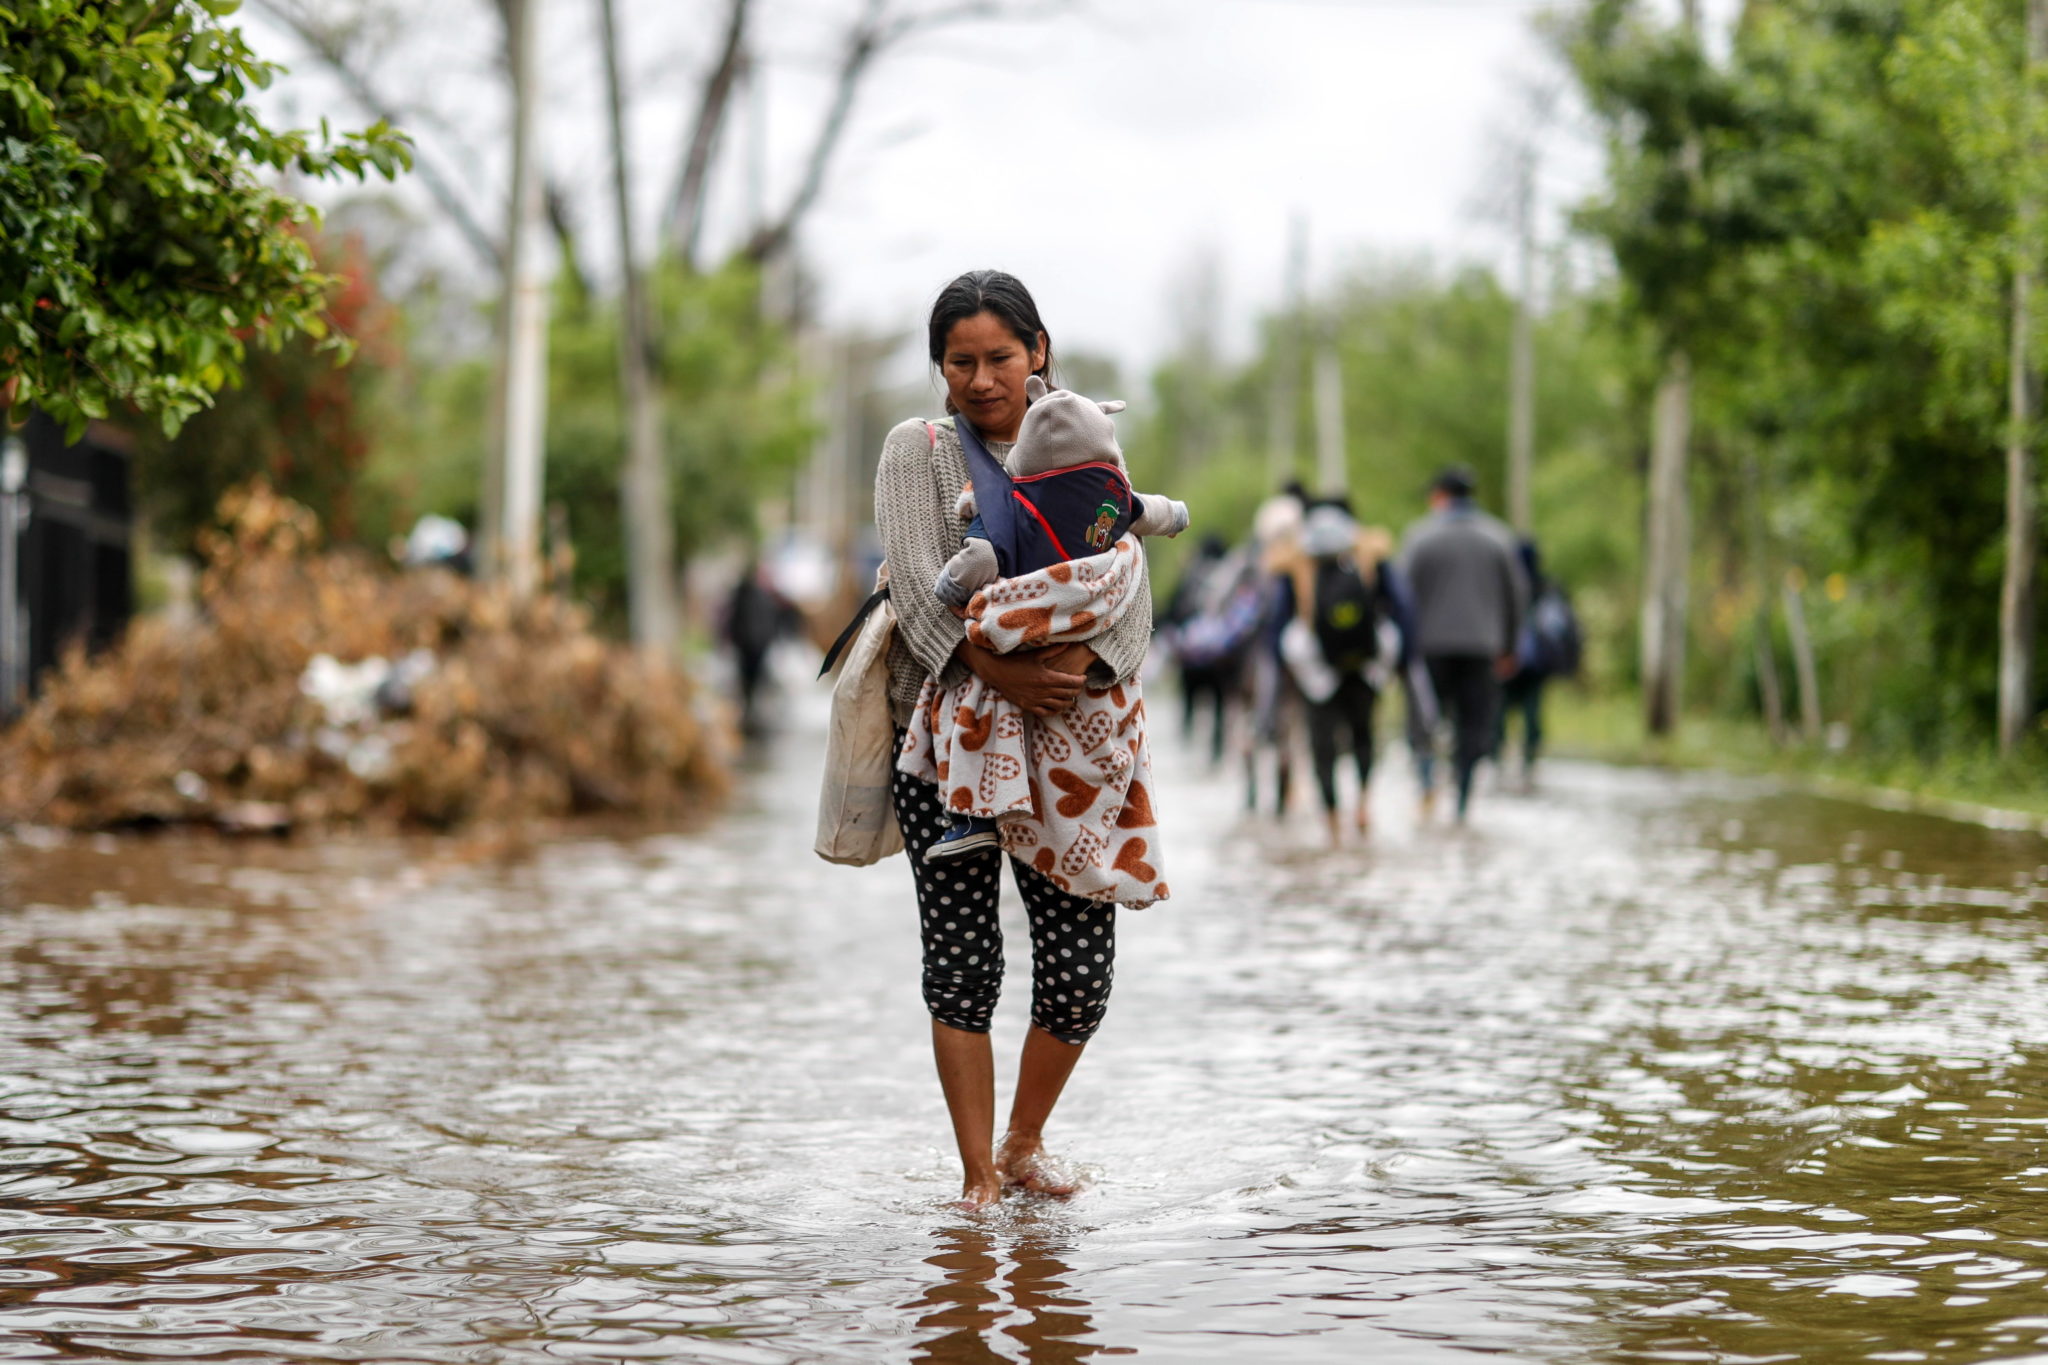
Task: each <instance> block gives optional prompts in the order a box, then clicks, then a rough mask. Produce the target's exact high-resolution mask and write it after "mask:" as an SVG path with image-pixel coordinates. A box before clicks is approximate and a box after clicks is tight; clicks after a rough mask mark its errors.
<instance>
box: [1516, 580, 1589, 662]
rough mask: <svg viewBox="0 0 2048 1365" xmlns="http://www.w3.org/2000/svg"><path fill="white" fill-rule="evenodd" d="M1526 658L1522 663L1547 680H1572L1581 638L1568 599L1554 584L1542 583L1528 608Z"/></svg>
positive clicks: (1575, 617) (1577, 623)
mask: <svg viewBox="0 0 2048 1365" xmlns="http://www.w3.org/2000/svg"><path fill="white" fill-rule="evenodd" d="M1528 635H1529V648H1528V649H1527V650H1526V651H1524V652H1525V653H1526V654H1527V655H1528V656H1529V657H1528V658H1526V659H1524V660H1523V662H1524V663H1525V664H1527V665H1528V666H1529V667H1530V668H1531V669H1532V670H1533V671H1535V672H1537V673H1541V674H1542V675H1544V676H1545V677H1550V678H1570V677H1576V676H1577V675H1578V671H1579V656H1580V654H1581V653H1582V652H1583V649H1584V645H1583V637H1582V635H1581V633H1580V630H1579V618H1578V614H1577V613H1576V612H1574V611H1573V610H1572V603H1571V599H1570V598H1568V597H1566V596H1565V595H1564V593H1563V591H1562V590H1560V589H1559V588H1558V587H1557V585H1556V584H1554V583H1545V584H1544V585H1543V587H1542V588H1541V590H1539V591H1538V592H1537V594H1536V600H1535V601H1534V602H1532V603H1531V604H1530V605H1529V626H1528Z"/></svg>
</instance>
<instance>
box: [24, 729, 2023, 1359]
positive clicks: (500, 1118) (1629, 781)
mask: <svg viewBox="0 0 2048 1365" xmlns="http://www.w3.org/2000/svg"><path fill="white" fill-rule="evenodd" d="M817 745H818V730H817V717H816V715H815V712H814V711H813V712H812V713H810V714H809V715H808V716H807V719H806V720H805V721H804V722H802V723H801V724H800V725H799V726H798V728H797V729H796V730H795V731H794V732H792V733H789V734H786V735H784V736H783V737H782V739H781V740H780V742H779V743H778V744H777V745H776V746H775V748H774V749H773V750H772V752H771V753H770V754H769V755H768V756H767V757H766V758H764V759H763V760H762V761H761V763H760V764H759V765H758V766H757V768H756V770H755V771H754V772H753V773H752V774H751V775H750V777H749V778H748V780H747V782H746V783H745V785H744V787H743V790H742V793H741V796H740V799H739V801H738V803H737V804H736V806H735V807H734V808H733V809H732V810H731V811H730V812H729V813H728V814H727V815H725V816H723V817H722V818H720V819H719V820H717V821H716V822H714V823H712V824H710V825H708V826H706V827H704V828H702V829H699V830H696V831H693V832H689V833H683V834H673V835H664V836H659V837H639V838H633V839H600V838H595V837H591V838H577V839H569V840H563V841H559V842H555V843H552V844H550V845H548V846H546V847H544V848H541V849H539V850H536V851H534V852H532V853H530V854H527V855H522V856H520V857H516V858H513V859H510V860H509V861H490V860H485V861H478V860H476V859H474V858H473V857H470V856H468V854H467V853H466V851H465V850H463V849H461V848H459V847H455V846H450V845H442V844H407V843H397V842H363V841H337V842H329V843H320V844H306V845H285V846H269V845H264V846H235V845H223V844H217V843H207V842H190V841H179V840H157V841H150V842H142V843H120V842H111V841H105V840H91V839H78V840H69V841H64V842H60V843H54V844H52V843H47V842H43V841H36V842H30V843H21V842H15V843H9V844H0V1094H4V1102H0V1358H6V1359H35V1358H61V1359H71V1360H137V1359H158V1358H177V1359H184V1360H350V1361H355V1360H361V1361H508V1362H511V1361H542V1360H550V1359H574V1360H590V1361H613V1360H616V1361H635V1360H678V1361H704V1362H725V1361H730V1362H742V1363H752V1362H759V1363H760V1365H773V1363H777V1362H813V1361H848V1362H855V1361H857V1362H870V1361H884V1362H886V1361H934V1362H977V1361H994V1360H1010V1361H1031V1362H1062V1361H1080V1360H1088V1359H1094V1358H1096V1357H1105V1358H1106V1357H1111V1356H1122V1355H1136V1356H1138V1357H1141V1358H1149V1359H1153V1360H1159V1361H1165V1362H1180V1361H1233V1362H1236V1361H1256V1362H1264V1361H1318V1362H1319V1361H1355V1360H1372V1361H1386V1362H1408V1361H1415V1362H1433V1361H1448V1360H1455V1359H1463V1358H1467V1357H1471V1356H1476V1355H1490V1356H1494V1357H1499V1358H1506V1359H1515V1360H1531V1361H1639V1360H1640V1361H1652V1360H1657V1361H1663V1360H1670V1361H1683V1360H1713V1361H1937V1362H1948V1361H1975V1360H1990V1359H2012V1358H2022V1357H2026V1356H2028V1355H2030V1354H2033V1353H2036V1352H2040V1351H2043V1350H2048V1154H2044V1150H2043V1139H2044V1136H2048V935H2044V932H2043V929H2044V911H2043V900H2044V897H2048V866H2044V864H2048V845H2044V842H2043V841H2042V840H2041V839H2039V838H2037V837H2035V836H2032V835H2025V834H2014V833H2001V832H1996V831H1990V830H1985V829H1980V828H1976V827H1973V826H1968V825H1962V824H1955V823H1950V822H1947V821H1942V820H1936V819H1929V818H1923V817H1918V816H1910V815H1901V814H1894V813H1885V812H1881V811H1874V810H1869V809H1865V808H1862V807H1859V806H1856V805H1851V804H1847V803H1843V802H1837V801H1828V800H1820V799H1815V798H1810V797H1802V796H1792V795H1787V794H1784V793H1782V792H1778V791H1775V790H1773V789H1772V788H1770V787H1767V786H1761V785H1751V784H1743V783H1737V782H1732V781H1728V780H1725V779H1715V778H1703V777H1674V776H1671V775H1668V774H1661V773H1655V772H1647V771H1625V770H1619V769H1612V768H1603V767H1596V766H1587V765H1574V764H1563V763H1560V764H1557V765H1555V766H1553V767H1552V768H1551V770H1550V771H1549V773H1548V774H1547V776H1546V779H1545V781H1544V784H1543V790H1542V792H1541V794H1540V796H1537V797H1521V796H1512V797H1511V796H1507V795H1504V794H1501V795H1491V796H1489V797H1488V798H1486V799H1485V803H1484V805H1483V807H1482V808H1481V810H1480V812H1479V819H1478V822H1477V826H1476V828H1475V829H1473V830H1471V831H1470V832H1467V833H1465V834H1462V835H1461V834H1455V833H1452V832H1449V831H1446V830H1443V829H1437V828H1417V827H1416V826H1415V825H1414V823H1413V821H1412V820H1411V819H1410V812H1411V809H1412V791H1411V790H1410V788H1409V787H1408V784H1407V782H1406V780H1405V774H1404V773H1403V772H1401V771H1400V770H1399V765H1398V764H1390V765H1389V770H1388V772H1387V780H1386V781H1385V782H1384V784H1383V785H1382V788H1381V790H1380V792H1379V811H1380V819H1381V828H1380V830H1379V832H1378V834H1377V836H1376V838H1375V841H1374V842H1373V844H1372V846H1371V848H1370V849H1369V850H1367V851H1353V852H1347V853H1343V854H1338V855H1334V856H1332V855H1329V854H1326V853H1323V852H1321V851H1319V850H1318V849H1316V848H1315V847H1314V844H1313V841H1312V840H1311V839H1310V838H1309V837H1308V831H1307V829H1306V828H1303V829H1302V830H1300V831H1294V832H1289V831H1280V832H1276V831H1275V830H1274V829H1273V828H1272V826H1271V825H1270V824H1266V823H1260V822H1256V821H1248V820H1246V819H1244V818H1243V817H1241V816H1240V815H1239V813H1238V812H1237V810H1236V808H1235V806H1236V801H1235V796H1236V793H1235V791H1234V790H1233V789H1232V787H1231V785H1230V784H1229V783H1228V782H1225V781H1222V780H1220V779H1214V778H1211V777H1209V776H1207V775H1206V774H1204V773H1203V772H1202V771H1201V770H1200V768H1199V767H1198V766H1197V765H1196V764H1195V763H1194V761H1193V760H1191V759H1189V758H1187V757H1185V756H1183V755H1182V754H1181V752H1180V751H1179V749H1178V748H1177V746H1176V745H1174V744H1173V743H1171V742H1162V743H1161V745H1160V748H1161V765H1162V770H1163V774H1164V776H1165V778H1166V779H1167V780H1166V781H1165V782H1164V783H1163V785H1164V786H1165V788H1166V791H1165V794H1164V797H1163V799H1162V802H1161V805H1162V807H1163V809H1164V813H1165V818H1166V820H1167V829H1168V832H1169V835H1170V837H1171V838H1172V844H1171V846H1170V849H1169V857H1170V858H1171V864H1170V871H1171V874H1172V880H1173V881H1174V883H1175V885H1176V888H1177V898H1176V899H1175V900H1174V901H1173V902H1172V903H1171V904H1170V905H1167V906H1163V907H1160V908H1158V909H1155V910H1151V911H1147V912H1144V913H1142V914H1131V915H1126V916H1125V917H1124V919H1123V923H1122V955H1121V961H1120V962H1119V972H1118V979H1117V993H1116V999H1115V1003H1114V1006H1113V1008H1112V1010H1111V1014H1110V1019H1109V1023H1108V1025H1107V1026H1106V1027H1105V1029H1104V1031H1103V1033H1102V1035H1101V1037H1100V1038H1099V1040H1098V1041H1097V1043H1096V1044H1095V1045H1094V1047H1093V1048H1092V1049H1091V1051H1090V1054H1089V1056H1088V1058H1087V1060H1086V1062H1085V1063H1084V1065H1083V1066H1082V1068H1081V1069H1080V1071H1079V1072H1078V1073H1077V1078H1076V1081H1075V1084H1074V1087H1073V1089H1072V1091H1071V1092H1070V1095H1069V1098H1068V1100H1067V1102H1066V1103H1065V1105H1064V1106H1063V1108H1062V1110H1061V1112H1060V1114H1059V1116H1058V1119H1057V1123H1056V1127H1055V1130H1054V1132H1053V1134H1052V1136H1053V1139H1054V1143H1055V1146H1056V1147H1057V1148H1058V1149H1059V1150H1060V1151H1061V1152H1063V1153H1065V1154H1066V1155H1067V1156H1068V1157H1069V1158H1070V1159H1072V1160H1074V1161H1076V1162H1078V1163H1080V1164H1081V1165H1082V1166H1083V1167H1084V1168H1085V1169H1086V1170H1087V1171H1088V1172H1089V1174H1090V1176H1091V1183H1090V1186H1089V1188H1088V1189H1087V1190H1086V1192H1085V1193H1083V1194H1082V1195H1081V1196H1079V1197H1078V1198H1076V1199H1074V1200H1072V1201H1070V1202H1067V1203H1064V1204H1053V1203H1013V1204H1010V1205H1006V1206H1004V1207H1003V1208H1002V1209H1000V1210H999V1211H997V1212H996V1213H994V1214H992V1215H987V1216H983V1217H978V1218H976V1217H966V1216H962V1215H958V1214H954V1213H949V1212H947V1211H946V1209H945V1208H944V1203H945V1200H946V1198H947V1197H948V1196H949V1195H950V1194H951V1193H952V1192H953V1189H954V1185H953V1181H954V1177H953V1174H952V1170H951V1161H950V1158H949V1156H948V1154H947V1151H946V1150H945V1142H946V1139H945V1135H944V1134H945V1130H944V1118H943V1111H942V1108H941V1106H940V1102H939V1097H938V1093H937V1088H936V1085H935V1084H934V1083H933V1081H932V1079H931V1077H930V1072H929V1065H930V1064H929V1060H928V1058H927V1055H926V1052H925V1044H924V1038H925V1024H924V1017H923V1014H922V1010H921V1008H920V1006H919V1003H918V1000H917V994H916V987H915V979H916V951H915V944H914V940H913V934H912V921H911V916H910V913H909V910H908V886H907V880H906V873H905V869H904V868H903V867H902V866H901V865H900V864H896V865H884V866H882V867H879V868H874V869H869V870H865V871H858V872H855V871H847V870H844V869H837V868H831V867H827V866H825V865H824V864H822V863H819V862H817V861H816V860H815V859H813V858H812V857H811V856H810V854H809V852H808V842H809V833H810V818H811V816H810V802H811V799H812V795H813V786H812V784H813V780H814V765H815V762H816V757H815V756H816V752H817ZM1020 941H1021V934H1020V933H1013V935H1012V952H1011V956H1012V959H1013V973H1012V977H1011V981H1010V986H1009V990H1008V992H1007V994H1006V998H1005V1002H1004V1006H1003V1009H1002V1012H1001V1016H1000V1019H999V1024H998V1030H999V1032H998V1037H999V1045H1000V1048H1001V1052H1002V1053H1005V1054H1007V1053H1009V1052H1011V1051H1012V1050H1013V1045H1014V1043H1015V1041H1016V1039H1017V1037H1018V1030H1019V1028H1020V1027H1021V1019H1022V1012H1023V1009H1024V1003H1025V999H1026V997H1027V995H1028V987H1027V983H1026V980H1025V978H1024V976H1023V974H1022V972H1021V963H1019V962H1017V961H1016V959H1017V958H1018V957H1019V954H1018V953H1017V951H1016V947H1017V944H1018V943H1019V942H1020ZM2042 1358H2044V1359H2048V1356H2044V1357H2042Z"/></svg>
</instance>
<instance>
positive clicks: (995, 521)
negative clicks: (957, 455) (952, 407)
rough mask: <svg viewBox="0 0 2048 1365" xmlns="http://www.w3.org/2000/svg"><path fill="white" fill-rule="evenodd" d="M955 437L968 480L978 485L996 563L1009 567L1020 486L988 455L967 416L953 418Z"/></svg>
mask: <svg viewBox="0 0 2048 1365" xmlns="http://www.w3.org/2000/svg"><path fill="white" fill-rule="evenodd" d="M953 434H954V435H956V436H958V437H959V438H960V449H961V452H962V453H963V454H965V455H966V456H967V476H968V477H969V478H970V479H972V480H973V481H974V510H975V511H976V512H979V513H980V514H981V528H982V530H984V531H986V532H987V533H988V543H989V544H990V545H992V546H994V547H995V551H996V562H997V563H999V564H1003V565H1007V564H1008V563H1009V562H1010V555H1011V554H1012V553H1013V550H1012V547H1013V546H1015V545H1016V543H1017V503H1016V498H1015V493H1016V485H1015V483H1014V482H1013V481H1012V480H1011V478H1010V471H1009V470H1007V469H1004V468H1003V463H1002V461H1000V460H998V459H997V458H996V457H995V456H993V455H991V454H989V453H988V447H987V446H985V445H983V444H982V443H981V433H980V432H978V431H976V430H975V429H974V423H972V422H970V421H968V420H967V418H966V416H965V415H963V414H955V415H954V417H953Z"/></svg>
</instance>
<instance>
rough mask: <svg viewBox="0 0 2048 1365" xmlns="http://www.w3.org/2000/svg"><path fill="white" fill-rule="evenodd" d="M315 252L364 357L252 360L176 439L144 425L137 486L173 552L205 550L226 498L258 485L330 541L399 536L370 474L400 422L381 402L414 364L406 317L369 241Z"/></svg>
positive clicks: (270, 355)
mask: <svg viewBox="0 0 2048 1365" xmlns="http://www.w3.org/2000/svg"><path fill="white" fill-rule="evenodd" d="M311 245H312V247H313V252H314V259H315V261H316V263H317V264H318V265H319V267H320V268H321V269H323V270H325V271H328V272H330V273H331V275H332V278H333V279H334V287H333V289H332V290H331V292H330V293H329V294H328V297H327V303H326V315H327V318H328V320H329V321H330V323H331V324H332V325H333V327H334V329H335V330H336V331H337V332H339V333H340V334H341V335H343V336H346V337H348V338H349V340H350V343H351V345H352V347H353V348H354V354H353V357H352V359H351V360H350V361H349V363H347V364H343V363H342V361H341V357H340V356H339V355H338V354H337V352H336V351H335V349H334V348H333V347H330V346H327V345H324V344H322V343H320V342H317V341H315V340H314V339H313V338H311V337H309V336H303V335H302V336H297V337H294V338H292V339H291V340H289V341H287V342H285V343H284V344H283V345H281V346H279V347H278V348H277V349H275V350H268V349H259V350H257V351H255V352H253V353H252V354H250V355H249V356H248V358H247V359H246V360H245V361H244V363H243V373H242V378H241V382H240V383H238V384H235V385H233V386H232V387H229V388H226V389H223V390H221V391H220V392H219V393H217V394H215V395H214V398H213V402H212V405H211V406H210V407H208V408H206V409H205V410H204V411H202V412H200V413H198V414H197V415H196V416H194V417H193V418H192V420H190V421H189V422H187V423H185V424H184V426H182V427H181V428H179V430H178V432H177V434H176V435H170V436H167V435H164V434H162V433H161V432H159V431H156V430H154V429H152V428H151V427H149V426H148V425H146V424H141V423H138V426H139V427H140V428H141V429H139V430H137V431H136V432H135V435H136V438H137V446H138V457H137V459H136V463H135V479H136V487H137V491H138V493H139V494H140V497H141V500H142V503H143V505H144V507H145V508H147V510H148V513H149V516H150V519H151V526H152V529H153V530H154V532H155V533H156V535H157V536H158V537H159V538H160V541H161V543H162V544H164V545H166V546H169V547H172V548H175V549H179V550H185V549H192V548H196V546H195V537H196V536H197V535H198V533H199V532H200V531H202V530H204V529H206V528H208V527H210V526H213V525H214V524H215V518H216V511H215V509H216V508H217V507H218V506H219V504H220V499H221V495H222V494H224V493H226V492H227V491H228V490H229V489H230V488H233V487H235V486H236V485H237V484H242V483H246V482H248V481H249V480H250V479H252V478H255V477H256V476H258V475H261V476H262V477H264V478H266V479H268V480H269V481H270V485H271V487H273V488H275V489H276V490H277V491H278V492H280V493H282V494H284V495H285V496H287V497H289V498H291V499H292V500H293V501H295V502H299V503H302V504H304V505H305V506H306V507H308V508H310V509H312V511H313V512H314V513H315V515H317V516H318V517H319V518H320V523H321V527H322V529H323V530H324V531H325V532H326V534H327V535H328V537H329V538H330V539H333V540H338V541H351V540H355V539H356V538H357V537H358V535H359V534H361V533H362V532H364V531H370V532H372V533H375V532H378V531H384V530H388V529H389V527H388V524H387V518H385V517H384V516H382V515H381V513H382V511H383V509H382V508H381V507H378V506H375V505H373V506H370V507H365V506H364V505H363V503H364V499H365V498H366V497H367V498H369V499H371V500H372V501H373V503H374V501H375V500H376V499H377V497H378V494H379V491H380V490H379V489H378V488H377V487H376V486H375V485H373V484H366V483H365V481H364V480H363V479H362V478H361V475H362V472H363V469H364V466H365V464H366V463H367V461H368V459H369V455H370V451H371V449H372V446H373V444H374V443H375V442H376V440H377V439H378V437H379V436H380V434H381V433H382V431H383V429H384V428H385V426H386V425H387V424H388V423H389V422H390V421H391V420H392V418H393V417H394V415H395V413H394V410H393V405H391V404H388V403H385V402H383V401H381V400H383V399H384V397H385V395H386V394H387V392H388V391H389V390H390V389H391V388H392V381H393V379H394V373H393V372H394V371H395V370H396V369H397V368H398V365H399V362H400V360H401V358H402V355H403V349H404V346H403V337H402V335H401V318H400V317H399V315H398V311H397V309H395V308H394V307H393V306H392V305H391V304H390V303H388V302H387V301H386V300H385V299H384V298H383V297H382V296H381V295H380V294H379V293H378V290H377V283H376V271H375V269H374V267H373V265H372V263H371V261H370V260H369V258H368V256H367V254H366V253H365V251H364V250H363V248H362V246H361V244H360V243H359V242H358V241H355V240H353V239H349V238H344V239H342V240H341V241H339V242H338V243H337V242H334V241H333V240H331V239H327V238H317V237H316V238H313V239H311ZM365 514H367V518H366V516H365ZM366 521H367V524H365V523H366Z"/></svg>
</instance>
